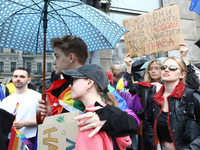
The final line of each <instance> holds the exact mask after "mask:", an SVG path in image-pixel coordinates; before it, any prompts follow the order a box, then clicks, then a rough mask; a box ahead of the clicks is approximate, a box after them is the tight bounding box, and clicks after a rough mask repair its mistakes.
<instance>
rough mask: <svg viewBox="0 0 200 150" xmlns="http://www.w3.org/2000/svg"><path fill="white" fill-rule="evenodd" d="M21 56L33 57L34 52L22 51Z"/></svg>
mask: <svg viewBox="0 0 200 150" xmlns="http://www.w3.org/2000/svg"><path fill="white" fill-rule="evenodd" d="M22 57H23V58H34V57H35V54H34V53H31V52H27V51H23V52H22Z"/></svg>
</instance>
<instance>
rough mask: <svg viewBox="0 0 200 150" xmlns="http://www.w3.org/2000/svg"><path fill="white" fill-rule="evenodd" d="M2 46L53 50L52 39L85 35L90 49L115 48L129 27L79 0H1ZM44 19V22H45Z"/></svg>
mask: <svg viewBox="0 0 200 150" xmlns="http://www.w3.org/2000/svg"><path fill="white" fill-rule="evenodd" d="M0 14H1V15H0V47H6V48H13V49H17V50H24V51H29V52H32V53H36V54H38V53H43V44H44V34H43V33H44V32H46V41H47V44H46V51H47V52H53V50H52V48H51V45H50V39H51V38H55V37H62V36H64V35H66V34H67V35H75V36H77V37H80V38H82V39H83V40H84V41H85V43H86V44H87V46H88V50H89V51H96V50H103V49H113V48H114V47H115V45H116V43H117V42H118V40H119V39H120V38H121V37H122V35H124V33H126V32H127V31H128V30H127V29H126V28H124V27H123V26H121V25H119V24H117V23H115V22H114V21H113V20H111V19H110V18H109V17H108V16H107V15H106V14H104V13H103V12H101V11H99V10H98V9H95V8H93V7H90V6H89V5H86V4H84V3H82V2H81V1H80V0H1V1H0ZM43 21H44V22H43Z"/></svg>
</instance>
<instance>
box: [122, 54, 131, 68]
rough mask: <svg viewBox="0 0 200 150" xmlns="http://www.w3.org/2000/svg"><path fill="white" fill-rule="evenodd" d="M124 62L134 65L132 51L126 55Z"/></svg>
mask: <svg viewBox="0 0 200 150" xmlns="http://www.w3.org/2000/svg"><path fill="white" fill-rule="evenodd" d="M124 62H125V63H126V65H127V66H131V65H132V58H131V57H130V53H128V54H126V56H125V57H124Z"/></svg>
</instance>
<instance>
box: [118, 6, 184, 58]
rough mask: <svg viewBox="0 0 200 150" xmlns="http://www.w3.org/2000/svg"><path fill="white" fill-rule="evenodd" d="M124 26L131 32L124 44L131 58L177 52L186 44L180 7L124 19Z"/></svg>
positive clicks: (170, 7)
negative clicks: (180, 44)
mask: <svg viewBox="0 0 200 150" xmlns="http://www.w3.org/2000/svg"><path fill="white" fill-rule="evenodd" d="M122 24H123V26H124V27H126V28H127V29H128V30H129V32H127V33H126V34H124V42H125V46H126V52H127V53H130V54H131V57H140V56H146V55H150V54H156V53H158V52H163V51H170V50H177V49H179V47H180V46H179V43H183V42H184V38H183V34H182V30H181V25H180V14H179V9H178V5H171V6H168V7H165V8H161V9H158V10H155V11H153V12H151V13H146V14H143V15H140V16H137V17H131V18H128V19H124V20H123V21H122Z"/></svg>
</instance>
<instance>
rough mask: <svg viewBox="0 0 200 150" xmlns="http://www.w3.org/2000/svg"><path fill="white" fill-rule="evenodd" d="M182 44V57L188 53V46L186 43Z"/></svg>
mask: <svg viewBox="0 0 200 150" xmlns="http://www.w3.org/2000/svg"><path fill="white" fill-rule="evenodd" d="M179 45H180V55H181V58H182V57H186V55H187V53H188V50H189V49H188V47H187V45H186V44H185V43H179Z"/></svg>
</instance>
